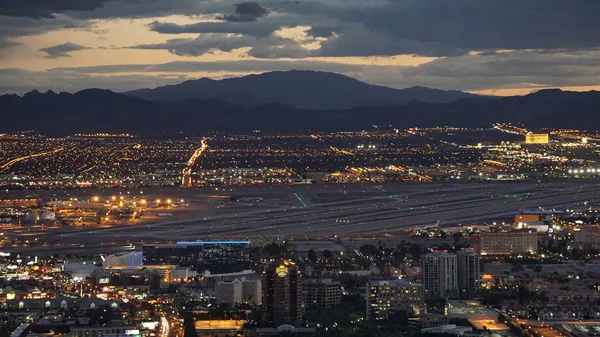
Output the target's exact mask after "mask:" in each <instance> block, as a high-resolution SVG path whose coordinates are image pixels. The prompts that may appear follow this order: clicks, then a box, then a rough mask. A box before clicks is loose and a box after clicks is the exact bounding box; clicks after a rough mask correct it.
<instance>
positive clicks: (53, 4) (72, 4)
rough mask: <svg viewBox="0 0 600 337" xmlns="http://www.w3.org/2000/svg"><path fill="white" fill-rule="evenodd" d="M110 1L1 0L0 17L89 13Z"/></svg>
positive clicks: (35, 16)
mask: <svg viewBox="0 0 600 337" xmlns="http://www.w3.org/2000/svg"><path fill="white" fill-rule="evenodd" d="M109 1H112V0H2V1H0V15H5V16H20V17H29V18H36V19H38V18H52V17H54V15H55V14H57V13H64V12H66V11H91V10H94V9H96V8H100V7H102V6H103V5H104V3H107V2H109Z"/></svg>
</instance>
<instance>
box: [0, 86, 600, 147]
mask: <svg viewBox="0 0 600 337" xmlns="http://www.w3.org/2000/svg"><path fill="white" fill-rule="evenodd" d="M598 111H600V92H596V91H590V92H568V91H561V90H556V89H552V90H541V91H539V92H536V93H532V94H529V95H525V96H514V97H505V98H485V97H474V98H464V99H459V100H457V101H454V102H450V103H443V104H441V103H425V102H420V101H415V100H413V101H411V102H410V103H408V104H405V105H385V106H358V107H353V108H349V109H331V110H325V111H324V110H314V109H313V110H311V109H300V108H294V107H290V106H287V105H284V104H281V103H268V104H263V105H257V106H244V105H240V104H232V103H228V102H223V101H219V100H214V99H213V100H199V99H192V100H183V101H148V100H144V99H140V98H136V97H132V96H129V95H124V94H119V93H115V92H112V91H110V90H101V89H86V90H82V91H80V92H77V93H74V94H69V93H62V92H61V93H55V92H52V91H48V92H46V93H40V92H38V91H32V92H29V93H27V94H25V95H24V96H23V97H20V96H17V95H4V96H0V119H1V120H2V123H0V132H12V131H17V130H35V131H37V132H40V133H44V134H47V135H68V134H73V133H79V132H123V133H134V134H138V135H142V136H173V135H177V134H179V133H180V132H185V133H197V134H199V133H202V132H204V131H208V130H213V131H214V130H224V131H228V132H251V131H252V130H256V129H259V130H263V131H264V132H297V131H300V130H302V131H358V130H364V129H368V128H370V127H371V126H372V125H374V124H379V125H388V124H391V125H393V126H394V127H397V128H409V127H427V126H443V125H449V126H463V127H490V126H491V125H492V124H493V123H497V122H513V123H515V122H522V123H524V124H525V125H527V126H528V127H532V128H544V127H549V128H581V129H588V130H592V129H600V118H598Z"/></svg>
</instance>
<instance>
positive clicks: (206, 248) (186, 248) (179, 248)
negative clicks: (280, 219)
mask: <svg viewBox="0 0 600 337" xmlns="http://www.w3.org/2000/svg"><path fill="white" fill-rule="evenodd" d="M142 254H143V263H144V265H162V264H169V265H177V266H185V267H192V268H195V269H199V270H209V271H211V272H212V273H216V274H219V273H230V272H237V271H241V270H246V269H250V265H251V264H250V241H206V242H177V244H146V245H143V246H142Z"/></svg>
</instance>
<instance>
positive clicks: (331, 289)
mask: <svg viewBox="0 0 600 337" xmlns="http://www.w3.org/2000/svg"><path fill="white" fill-rule="evenodd" d="M304 292H305V294H306V306H307V307H319V308H332V307H335V306H337V305H339V304H340V303H342V284H341V283H340V282H339V281H333V280H332V279H310V280H305V281H304Z"/></svg>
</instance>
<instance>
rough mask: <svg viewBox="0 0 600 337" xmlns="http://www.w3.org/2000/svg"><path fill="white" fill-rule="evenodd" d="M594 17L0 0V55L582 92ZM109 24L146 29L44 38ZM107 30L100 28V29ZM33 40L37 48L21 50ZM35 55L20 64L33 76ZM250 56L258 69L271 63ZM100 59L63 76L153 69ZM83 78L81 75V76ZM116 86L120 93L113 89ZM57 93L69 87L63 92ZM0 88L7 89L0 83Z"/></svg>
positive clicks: (357, 2)
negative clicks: (156, 58)
mask: <svg viewBox="0 0 600 337" xmlns="http://www.w3.org/2000/svg"><path fill="white" fill-rule="evenodd" d="M597 13H600V1H597V0H578V1H548V0H503V1H499V0H452V1H448V0H301V1H294V0H289V1H288V0H264V1H263V0H257V1H243V0H86V1H80V0H28V1H21V0H4V1H0V57H3V56H5V55H10V53H15V54H17V53H21V52H23V51H27V50H34V51H36V52H37V54H36V55H35V57H38V58H40V57H44V58H46V59H47V60H54V61H56V62H59V61H60V60H61V59H62V58H65V57H71V59H73V60H75V59H77V57H78V55H79V54H86V52H82V53H74V52H76V51H81V50H84V49H86V48H88V47H92V48H94V49H99V48H104V50H114V53H118V52H119V51H122V50H129V51H132V50H134V51H143V52H147V53H149V55H150V53H154V54H152V55H156V53H160V52H162V53H164V54H165V55H169V56H168V59H169V60H172V61H175V62H169V63H166V65H169V67H174V66H175V65H177V67H179V68H178V70H173V71H174V74H172V75H173V76H168V77H162V78H161V77H157V78H156V82H157V83H164V82H165V81H167V82H168V81H170V80H172V79H173V78H178V76H179V77H181V78H189V77H193V76H195V75H190V71H188V70H185V69H181V68H182V67H184V66H183V65H184V64H185V65H186V66H185V67H192V65H193V67H195V68H197V67H204V68H205V69H204V70H195V71H196V72H204V73H206V74H208V75H210V72H211V71H212V72H214V73H215V74H214V76H215V77H218V76H224V75H223V73H232V74H238V73H248V72H260V71H267V70H279V69H291V68H300V69H315V67H316V68H318V69H317V70H332V71H340V72H344V73H346V74H350V75H354V76H356V77H358V78H361V79H365V80H367V81H369V82H371V83H379V84H386V85H392V86H395V87H405V86H410V85H427V86H434V87H441V88H445V89H463V90H484V89H492V90H493V89H501V88H523V87H543V86H590V85H597V83H598V82H599V81H598V79H599V77H598V65H597V63H596V62H598V50H599V49H600V40H599V39H598V38H597V32H598V31H600V20H598V19H597ZM182 18H183V19H182ZM119 20H131V21H135V20H146V23H145V26H144V28H143V29H145V32H144V34H142V33H140V32H136V33H135V34H137V35H134V33H131V36H135V37H137V36H138V35H139V39H137V38H135V39H133V40H134V42H132V43H120V42H119V41H120V39H118V38H115V37H114V36H113V37H112V38H113V39H114V42H113V41H112V40H110V39H111V36H112V35H110V34H102V37H98V36H94V37H93V38H94V39H96V40H97V41H99V40H100V39H105V40H107V41H106V42H105V43H104V44H100V45H96V46H94V45H88V43H86V42H85V41H84V43H81V40H78V41H76V40H70V39H65V40H60V39H58V38H57V35H52V33H53V32H54V33H56V34H62V35H65V36H66V35H67V33H68V32H90V34H93V32H94V31H96V32H98V31H103V30H101V29H100V30H98V29H95V27H96V26H97V25H101V24H104V25H110V24H112V23H114V22H118V21H119ZM118 29H119V28H118V27H113V26H111V27H110V32H111V33H112V32H115V31H116V32H118ZM118 34H123V35H126V34H130V32H128V31H122V32H118ZM69 36H75V35H74V34H71V35H69ZM33 38H35V39H36V40H35V41H33V42H32V41H31V40H32V39H33ZM46 39H47V40H46ZM44 41H47V42H45V43H44ZM84 45H85V46H84ZM36 46H37V47H36ZM86 46H87V47H86ZM40 47H42V48H40ZM87 53H88V54H89V52H87ZM220 53H226V54H231V55H234V56H231V55H230V56H228V57H229V58H235V57H237V58H238V60H236V61H235V62H234V61H227V62H226V61H223V62H217V63H215V65H217V66H218V68H219V69H212V70H208V69H206V68H207V67H208V66H207V65H206V64H202V63H197V64H196V63H195V62H192V63H182V62H177V61H178V60H181V59H186V60H189V59H193V58H200V57H206V56H207V55H208V56H211V55H212V56H214V55H221V54H220ZM398 55H415V56H417V57H433V58H435V59H434V60H433V61H431V62H429V63H425V64H420V65H418V66H413V67H406V66H387V67H382V66H381V65H379V64H378V63H377V62H376V61H374V60H375V59H376V58H383V59H388V60H391V59H393V58H394V57H396V56H398ZM35 57H33V56H32V57H31V64H32V66H31V68H32V69H33V68H35V67H34V66H33V64H34V62H36V58H35ZM163 58H164V59H167V57H166V56H164V57H163ZM307 58H310V59H311V60H313V61H307V60H306V59H307ZM331 58H335V59H334V60H332V59H331ZM356 58H363V59H362V61H361V62H359V63H362V64H360V65H359V66H356V65H355V63H356V62H357V61H356ZM247 59H250V60H247ZM253 59H259V60H260V59H266V60H269V62H271V64H273V66H272V67H267V66H265V65H264V64H263V63H262V62H260V61H257V60H253ZM284 59H285V60H284ZM78 60H79V59H78ZM240 60H247V61H243V62H242V63H240V62H241V61H240ZM103 62H104V60H103V59H96V60H88V61H87V64H88V65H89V67H80V68H78V70H76V71H75V70H69V72H73V71H75V72H76V73H77V74H78V76H80V78H79V79H78V81H79V82H77V83H79V84H80V85H83V83H87V82H86V81H88V80H89V82H90V84H92V83H98V84H102V85H114V86H116V87H125V86H128V85H133V83H136V82H135V80H137V79H140V78H144V79H145V80H147V79H148V78H150V77H152V76H155V75H151V74H149V72H148V71H145V70H143V69H146V68H149V67H152V66H153V65H151V64H150V65H143V66H140V65H138V66H136V67H134V68H135V69H140V70H138V71H139V72H140V73H139V74H136V75H131V74H129V75H127V76H134V77H131V78H129V77H128V78H127V79H123V78H122V76H125V75H118V76H121V77H117V75H111V78H108V77H109V76H107V75H106V74H104V75H99V74H98V73H96V72H94V69H100V68H97V67H95V66H96V65H99V64H102V63H103ZM112 62H113V63H114V61H112ZM307 62H308V63H307ZM84 63H85V62H83V61H80V62H78V64H84ZM127 63H132V60H128V62H127ZM138 63H139V62H138ZM349 63H354V64H349ZM371 63H373V64H372V65H371ZM384 63H385V62H384ZM388 63H390V62H388ZM241 64H243V65H244V66H243V67H242V66H241ZM166 65H165V64H157V65H155V67H157V68H158V69H160V68H161V67H166ZM305 66H308V67H307V68H305ZM115 67H119V65H116V66H115ZM185 67H184V68H185ZM252 67H254V68H252ZM277 67H279V68H277ZM344 67H346V68H344ZM356 67H359V68H360V69H357V68H356ZM23 68H25V69H23V71H26V73H27V76H29V77H30V78H31V77H32V76H39V77H40V78H53V79H54V80H56V81H64V79H62V77H60V76H62V75H60V74H61V73H59V72H57V70H49V71H42V72H40V71H35V72H31V71H27V68H28V67H27V66H23ZM47 68H51V67H47ZM208 68H210V67H208ZM240 68H243V69H240ZM266 68H269V69H266ZM271 68H273V69H271ZM84 69H87V70H89V71H90V73H87V74H85V73H83V70H84ZM102 69H107V68H102ZM130 69H133V68H130ZM236 69H237V70H236ZM131 71H133V70H131ZM131 71H130V72H131ZM159 72H160V71H159ZM217 73H218V74H217ZM86 76H87V77H86ZM98 76H102V77H103V78H98ZM135 76H137V77H135ZM210 76H213V75H210ZM117 78H121V79H123V81H124V83H127V84H116V83H115V82H116V81H114V80H115V79H117ZM90 79H91V80H90ZM133 79H135V80H133ZM94 81H95V82H94ZM40 83H43V81H41V82H40ZM111 83H113V84H111ZM61 86H62V87H65V88H69V87H70V84H69V85H66V84H65V85H61ZM25 87H26V84H25V83H22V84H18V83H17V84H15V85H14V88H13V89H12V90H15V91H19V90H21V89H22V88H25ZM4 90H10V88H8V87H7V86H6V85H5V89H4Z"/></svg>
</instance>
